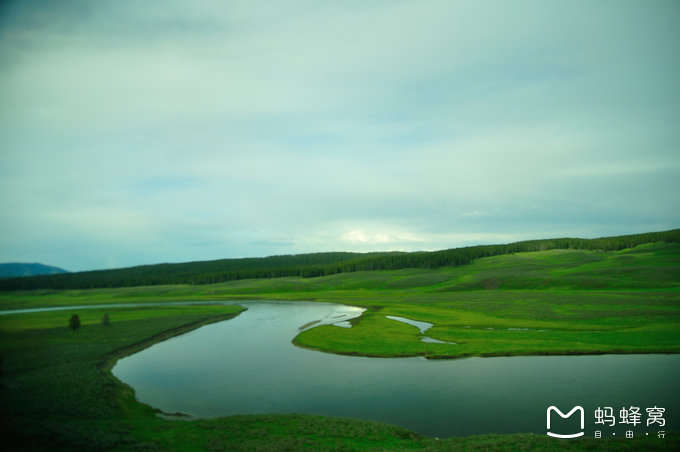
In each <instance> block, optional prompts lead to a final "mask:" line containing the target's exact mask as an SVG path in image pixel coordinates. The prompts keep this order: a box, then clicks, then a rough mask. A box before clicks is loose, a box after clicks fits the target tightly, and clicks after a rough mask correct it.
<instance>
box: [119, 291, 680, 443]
mask: <svg viewBox="0 0 680 452" xmlns="http://www.w3.org/2000/svg"><path fill="white" fill-rule="evenodd" d="M239 304H241V305H243V306H246V307H247V308H248V311H246V312H244V313H242V314H241V315H239V316H238V317H236V318H234V319H231V320H227V321H224V322H220V323H216V324H212V325H208V326H205V327H202V328H200V329H198V330H195V331H192V332H190V333H187V334H184V335H182V336H179V337H175V338H172V339H170V340H167V341H165V342H162V343H159V344H156V345H154V346H152V347H150V348H148V349H146V350H144V351H142V352H139V353H137V354H135V355H132V356H129V357H127V358H124V359H122V360H120V361H119V362H118V364H116V366H115V367H114V369H113V373H114V375H116V377H118V378H119V379H120V380H122V381H124V382H125V383H127V384H129V385H130V386H132V387H133V388H134V389H135V391H136V394H137V398H138V399H139V400H140V401H142V402H145V403H148V404H150V405H151V406H154V407H157V408H160V409H161V410H163V411H165V412H169V413H175V412H182V413H188V414H191V415H193V416H197V417H218V416H225V415H232V414H264V413H311V414H322V415H329V416H340V417H351V418H360V419H370V420H377V421H382V422H387V423H391V424H397V425H401V426H404V427H406V428H409V429H411V430H414V431H417V432H420V433H423V434H426V435H430V436H438V437H446V436H454V435H461V436H462V435H472V434H482V433H512V432H536V433H545V432H546V409H547V408H548V407H549V406H551V405H556V406H557V407H558V408H560V410H561V411H563V412H564V413H565V414H566V413H567V411H569V410H570V409H571V408H572V407H574V406H575V405H581V406H583V408H584V409H585V434H586V435H588V436H592V435H593V431H594V430H596V427H598V429H599V430H601V431H602V432H603V436H611V435H612V434H614V433H616V435H624V434H625V432H626V430H629V429H630V426H629V425H625V424H620V423H619V421H620V410H621V408H622V407H626V408H628V407H630V406H636V407H640V411H641V414H642V417H641V422H642V425H638V426H636V428H635V429H634V430H635V434H636V435H644V434H645V433H649V434H650V435H652V434H654V435H656V434H657V431H658V430H671V429H676V430H677V429H678V428H679V426H680V418H679V416H678V413H679V412H680V385H678V381H680V378H679V377H680V356H678V355H601V356H550V357H543V356H541V357H538V356H537V357H507V358H468V359H460V360H426V359H424V358H391V359H385V358H364V357H350V356H340V355H332V354H327V353H322V352H316V351H310V350H305V349H301V348H298V347H295V346H294V345H292V343H291V340H292V339H293V337H295V335H296V334H298V332H299V328H300V327H303V326H304V325H307V324H308V323H309V322H313V321H316V320H320V321H321V322H320V323H334V322H341V321H343V320H346V319H347V318H349V317H353V316H356V315H359V314H360V312H361V310H359V309H357V308H351V307H347V306H341V305H333V304H317V303H276V302H245V303H239ZM345 326H346V325H345ZM312 327H313V326H312ZM598 406H600V407H602V408H603V409H604V408H605V407H612V408H613V412H614V414H615V416H616V422H617V424H616V425H615V426H613V427H612V426H609V425H596V424H595V421H596V419H595V415H594V413H595V409H596V408H597V407H598ZM653 407H658V408H664V409H665V412H664V413H663V419H664V420H665V426H663V427H661V426H659V424H658V423H655V424H652V425H650V426H649V427H647V426H646V420H647V418H648V416H647V413H646V408H653ZM552 419H553V420H552V423H553V429H552V430H553V431H558V432H559V429H560V428H561V429H566V430H573V429H578V425H577V424H578V423H579V422H578V421H577V419H576V416H572V417H571V418H569V419H566V420H564V419H561V418H559V416H553V418H552ZM561 433H571V431H563V432H561Z"/></svg>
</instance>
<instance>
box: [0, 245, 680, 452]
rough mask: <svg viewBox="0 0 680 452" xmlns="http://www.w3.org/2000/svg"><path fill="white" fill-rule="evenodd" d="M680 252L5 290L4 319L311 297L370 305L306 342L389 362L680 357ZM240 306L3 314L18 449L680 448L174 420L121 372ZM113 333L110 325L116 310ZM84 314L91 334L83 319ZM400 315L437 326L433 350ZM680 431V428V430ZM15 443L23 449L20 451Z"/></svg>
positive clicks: (5, 372) (361, 425) (258, 421)
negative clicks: (348, 324)
mask: <svg viewBox="0 0 680 452" xmlns="http://www.w3.org/2000/svg"><path fill="white" fill-rule="evenodd" d="M679 270H680V247H679V246H678V245H677V244H649V245H643V246H640V247H637V248H635V249H632V250H623V251H619V252H607V253H605V252H596V251H576V250H553V251H545V252H536V253H517V254H515V255H507V256H496V257H491V258H485V259H480V260H478V261H476V262H475V263H473V264H471V265H468V266H462V267H452V268H448V267H447V268H440V269H433V270H425V269H405V270H397V271H374V272H357V273H351V274H339V275H332V276H327V277H321V278H309V279H306V278H297V277H296V278H279V279H271V280H243V281H233V282H230V283H225V284H218V285H206V286H155V287H132V288H120V289H94V290H71V291H47V290H43V291H32V292H4V293H0V309H21V308H31V307H42V306H65V305H79V304H80V305H93V304H95V305H96V304H109V303H130V302H156V301H173V300H211V299H214V300H224V299H245V298H248V299H296V300H314V301H333V302H340V303H346V304H351V305H358V306H364V307H366V308H367V311H366V313H365V314H364V315H363V316H362V317H361V318H360V319H359V320H357V321H355V322H354V326H353V328H351V329H343V328H337V327H334V326H321V327H317V328H312V329H309V330H306V331H305V332H304V333H302V334H300V335H299V336H298V337H297V339H296V341H297V343H299V344H300V345H303V346H306V347H312V348H318V349H322V350H327V351H331V352H335V353H350V354H367V355H376V356H404V355H426V356H430V357H450V356H465V355H497V354H533V353H599V352H636V353H639V352H679V351H680V336H679V330H680V327H679V325H680V323H679V322H678V320H680V303H679V301H680V271H679ZM239 309H240V308H239V307H234V306H209V305H208V306H203V305H201V306H173V307H167V306H163V307H161V306H158V307H153V308H129V307H128V308H124V307H120V308H96V309H88V310H85V309H82V310H77V309H73V310H68V311H56V312H47V313H31V314H12V315H4V316H0V356H2V361H1V363H0V372H1V374H0V410H1V418H0V425H2V427H1V429H2V435H3V436H2V437H3V438H5V441H7V443H8V444H12V443H16V442H17V441H19V442H20V444H21V446H15V447H16V448H17V449H19V448H22V449H23V448H25V446H27V445H28V446H33V447H42V448H46V449H55V448H56V449H59V448H63V449H76V448H86V449H119V450H128V449H136V450H171V449H176V450H196V449H213V450H223V449H228V450H304V449H308V450H385V449H388V450H401V449H404V450H459V449H466V450H488V449H491V450H516V449H521V448H524V449H534V450H570V449H571V450H593V449H601V450H606V449H608V448H609V449H611V450H626V449H628V450H641V449H645V450H677V449H678V448H680V442H679V441H678V439H677V435H673V434H669V435H668V436H667V438H666V439H665V440H659V439H658V438H640V439H635V440H606V441H605V440H595V439H583V440H578V441H559V440H554V439H552V438H548V437H547V436H542V435H503V436H495V435H487V436H482V437H469V438H449V439H442V440H436V439H432V438H423V437H421V436H419V435H416V434H414V433H411V432H409V431H406V430H404V429H401V428H399V427H395V426H389V425H384V424H378V423H371V422H363V421H355V420H345V419H335V418H325V417H319V416H305V415H285V416H278V415H277V416H274V415H267V416H233V417H227V418H221V419H215V420H201V421H191V422H186V421H179V420H163V419H159V418H158V417H157V416H156V413H155V412H154V411H153V409H151V408H150V407H148V406H145V405H142V404H140V403H138V402H136V401H135V399H134V394H133V393H132V391H131V390H130V388H129V387H127V386H125V385H123V384H121V383H120V382H118V381H117V380H116V379H115V378H113V377H112V375H111V374H110V372H109V371H108V369H109V367H110V365H111V363H112V360H115V359H116V358H119V357H120V356H122V355H123V354H125V353H130V352H132V351H134V350H136V349H139V348H141V347H144V346H146V345H148V344H151V343H153V342H155V341H158V340H162V339H163V338H164V337H168V336H170V335H173V334H178V333H180V332H182V331H186V330H189V329H192V328H196V327H198V326H200V325H202V324H205V323H209V322H213V321H216V320H219V319H224V318H228V317H229V316H233V315H236V314H237V313H238V312H239ZM105 312H107V313H108V314H109V316H110V319H111V323H112V326H110V327H104V326H103V325H102V324H101V319H102V316H103V314H104V313H105ZM74 313H76V314H78V315H79V316H80V319H81V321H82V323H83V325H82V327H81V328H80V329H79V330H77V331H71V330H70V329H69V328H68V326H67V325H68V319H69V317H70V316H71V315H72V314H74ZM385 315H397V316H402V317H408V318H411V319H414V320H420V321H425V322H430V323H432V324H434V326H433V327H432V328H431V329H430V330H428V331H427V335H428V336H430V337H433V338H436V339H440V340H444V341H449V342H456V344H455V345H453V344H428V343H424V342H422V341H421V340H420V333H419V331H418V330H417V329H416V328H415V327H413V326H410V325H406V324H403V323H399V322H396V321H394V320H389V319H387V318H386V317H385ZM669 427H670V428H673V427H674V426H669ZM13 445H14V444H13Z"/></svg>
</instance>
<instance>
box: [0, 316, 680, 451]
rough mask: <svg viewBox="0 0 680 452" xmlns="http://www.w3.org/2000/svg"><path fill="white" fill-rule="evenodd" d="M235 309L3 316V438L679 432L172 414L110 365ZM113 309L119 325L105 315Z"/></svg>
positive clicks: (348, 446)
mask: <svg viewBox="0 0 680 452" xmlns="http://www.w3.org/2000/svg"><path fill="white" fill-rule="evenodd" d="M239 310H240V308H239V307H233V306H226V307H225V306H177V307H170V308H168V307H159V308H154V309H150V308H134V309H133V308H107V309H94V310H80V311H79V310H77V309H74V310H73V312H75V313H78V314H79V316H80V318H81V320H82V321H83V326H82V327H81V328H80V329H79V330H77V331H71V330H70V329H68V327H67V326H66V323H67V320H68V318H69V317H70V315H71V313H72V312H71V311H61V312H49V313H33V314H16V315H10V316H3V317H0V338H1V340H0V350H2V356H3V362H2V375H1V378H2V379H1V383H0V385H1V386H0V395H1V396H0V397H1V400H2V404H1V407H2V416H1V418H0V425H2V438H3V442H4V444H5V445H10V448H9V449H10V450H26V449H31V448H37V449H49V450H55V449H56V450H60V449H63V450H70V449H86V450H92V449H113V450H201V449H207V450H243V451H246V450H248V451H251V450H459V449H466V450H489V449H491V450H516V449H520V448H523V449H529V450H530V449H535V450H593V449H598V450H639V449H642V448H644V449H648V450H672V449H673V447H674V446H678V445H679V443H678V441H677V440H676V439H674V437H673V436H671V437H670V438H667V439H666V440H665V441H661V440H659V439H658V438H640V439H635V440H628V441H623V440H618V441H611V440H607V441H603V440H594V439H590V440H580V441H575V442H563V441H556V440H554V439H551V438H548V437H547V436H542V435H533V434H521V435H500V436H499V435H485V436H477V437H467V438H449V439H441V440H436V439H433V438H426V437H422V436H420V435H417V434H415V433H412V432H409V431H407V430H405V429H402V428H400V427H396V426H391V425H385V424H380V423H374V422H366V421H358V420H349V419H337V418H327V417H321V416H309V415H261V416H232V417H226V418H220V419H213V420H198V421H191V422H187V421H181V420H164V419H160V418H158V417H157V416H156V412H155V411H154V410H153V409H152V408H150V407H148V406H146V405H143V404H140V403H138V402H137V401H136V400H135V399H134V394H133V393H132V391H131V390H130V388H129V387H127V386H126V385H124V384H121V383H120V382H118V381H117V380H116V379H115V378H114V377H113V376H112V375H111V374H110V373H109V371H108V369H109V366H110V364H111V360H112V359H115V358H117V357H120V356H121V355H122V354H124V353H130V352H133V351H134V350H136V349H139V348H141V347H144V346H147V345H150V344H152V343H154V342H155V341H158V340H162V339H163V338H164V337H167V336H169V335H172V334H179V333H181V332H183V331H187V330H190V329H192V328H196V327H198V326H200V325H203V324H206V323H210V322H213V321H216V320H220V319H224V318H228V317H230V316H233V315H236V314H237V313H238V312H239ZM105 312H107V313H109V316H110V319H111V322H112V326H110V327H104V326H103V325H101V323H100V320H101V317H102V316H103V314H104V313H105Z"/></svg>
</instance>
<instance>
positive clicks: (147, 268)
mask: <svg viewBox="0 0 680 452" xmlns="http://www.w3.org/2000/svg"><path fill="white" fill-rule="evenodd" d="M654 242H666V243H671V242H676V243H677V242H680V229H673V230H670V231H663V232H650V233H644V234H633V235H623V236H616V237H602V238H597V239H579V238H557V239H543V240H526V241H521V242H514V243H509V244H504V245H476V246H467V247H462V248H452V249H447V250H442V251H420V252H376V253H349V252H335V253H312V254H298V255H286V256H270V257H262V258H243V259H221V260H214V261H201V262H188V263H181V264H156V265H143V266H138V267H129V268H121V269H114V270H96V271H86V272H78V273H66V274H59V275H40V276H32V277H24V278H8V279H2V280H0V290H5V291H8V290H33V289H89V288H109V287H132V286H148V285H163V284H215V283H221V282H227V281H233V280H239V279H253V278H280V277H287V276H288V277H290V276H298V277H303V278H310V277H318V276H328V275H333V274H337V273H349V272H357V271H370V270H398V269H403V268H437V267H447V266H458V265H465V264H469V263H471V262H472V261H473V260H475V259H480V258H483V257H490V256H498V255H502V254H512V253H521V252H531V251H546V250H553V249H581V250H602V251H618V250H622V249H625V248H633V247H635V246H638V245H642V244H645V243H654Z"/></svg>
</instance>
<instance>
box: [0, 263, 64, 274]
mask: <svg viewBox="0 0 680 452" xmlns="http://www.w3.org/2000/svg"><path fill="white" fill-rule="evenodd" d="M58 273H68V271H66V270H64V269H63V268H59V267H53V266H51V265H43V264H23V263H18V262H12V263H9V264H0V278H16V277H21V276H35V275H56V274H58Z"/></svg>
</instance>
